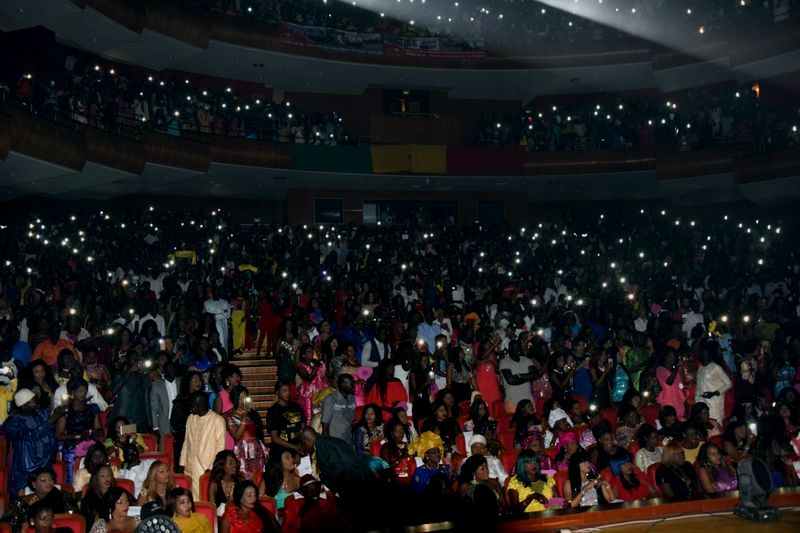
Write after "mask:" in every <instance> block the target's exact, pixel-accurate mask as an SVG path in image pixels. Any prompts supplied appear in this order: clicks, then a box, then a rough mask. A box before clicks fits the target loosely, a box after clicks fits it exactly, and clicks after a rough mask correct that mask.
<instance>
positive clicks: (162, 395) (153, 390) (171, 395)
mask: <svg viewBox="0 0 800 533" xmlns="http://www.w3.org/2000/svg"><path fill="white" fill-rule="evenodd" d="M175 372H176V371H175V364H174V363H172V362H168V363H167V364H165V365H164V374H163V376H162V377H161V379H159V380H158V381H156V382H154V383H153V384H152V385H151V386H150V417H151V420H152V421H153V431H155V432H158V433H160V434H161V435H169V434H170V433H172V428H171V427H170V424H169V417H170V414H172V402H173V401H174V400H175V398H176V397H177V396H178V391H179V390H180V379H178V378H176V377H175Z"/></svg>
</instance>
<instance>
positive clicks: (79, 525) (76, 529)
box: [25, 513, 86, 533]
mask: <svg viewBox="0 0 800 533" xmlns="http://www.w3.org/2000/svg"><path fill="white" fill-rule="evenodd" d="M60 527H63V528H67V529H69V530H70V531H72V533H86V519H85V518H83V515H80V514H77V513H76V514H57V515H53V531H55V530H56V529H57V528H60ZM35 531H36V530H35V529H33V528H32V527H30V526H27V527H26V528H25V533H35Z"/></svg>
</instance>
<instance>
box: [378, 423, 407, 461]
mask: <svg viewBox="0 0 800 533" xmlns="http://www.w3.org/2000/svg"><path fill="white" fill-rule="evenodd" d="M405 430H406V428H405V424H403V423H402V422H400V420H398V419H397V418H392V419H391V420H389V421H388V422H386V424H384V426H383V433H384V439H385V442H384V443H383V444H382V445H381V452H380V454H381V459H383V460H384V461H386V462H387V463H389V467H390V468H392V469H395V468H397V466H398V465H399V464H400V462H401V461H402V460H403V459H405V458H406V457H408V443H407V442H406V440H405V439H406V431H405Z"/></svg>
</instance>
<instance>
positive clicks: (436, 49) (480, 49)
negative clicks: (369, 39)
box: [383, 35, 486, 58]
mask: <svg viewBox="0 0 800 533" xmlns="http://www.w3.org/2000/svg"><path fill="white" fill-rule="evenodd" d="M383 53H384V54H386V55H394V56H398V55H400V56H407V57H450V58H482V57H486V42H485V41H484V40H483V39H466V38H457V37H402V36H399V35H384V36H383Z"/></svg>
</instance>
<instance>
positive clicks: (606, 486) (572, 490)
mask: <svg viewBox="0 0 800 533" xmlns="http://www.w3.org/2000/svg"><path fill="white" fill-rule="evenodd" d="M564 498H565V499H566V500H567V506H568V507H591V506H593V505H597V504H598V503H600V504H602V503H608V502H612V501H614V500H615V499H616V498H617V495H616V494H615V493H614V489H613V488H612V487H611V484H610V483H609V482H608V481H606V480H604V479H602V478H600V477H598V476H597V474H596V473H595V471H594V469H593V467H592V463H591V461H590V460H589V455H588V454H587V453H586V452H578V453H576V454H574V455H573V456H572V457H570V459H569V477H568V478H567V480H566V481H565V482H564Z"/></svg>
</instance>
